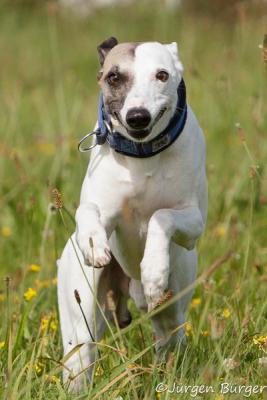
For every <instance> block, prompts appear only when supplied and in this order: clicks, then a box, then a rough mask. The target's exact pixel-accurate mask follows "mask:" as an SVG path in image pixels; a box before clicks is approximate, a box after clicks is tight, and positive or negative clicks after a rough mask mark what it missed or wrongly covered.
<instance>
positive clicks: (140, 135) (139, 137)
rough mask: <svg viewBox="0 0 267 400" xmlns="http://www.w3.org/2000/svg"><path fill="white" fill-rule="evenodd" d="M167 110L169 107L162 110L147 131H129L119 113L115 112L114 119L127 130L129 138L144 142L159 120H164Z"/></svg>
mask: <svg viewBox="0 0 267 400" xmlns="http://www.w3.org/2000/svg"><path fill="white" fill-rule="evenodd" d="M166 110H167V107H164V108H162V109H161V110H160V111H159V113H158V114H157V116H156V118H155V119H154V121H153V123H152V124H151V125H150V126H149V127H148V128H146V129H129V128H128V126H126V124H124V123H123V121H122V118H121V115H120V113H119V112H114V114H113V115H114V117H115V118H116V120H117V121H118V122H119V124H120V125H121V126H123V128H124V129H126V131H127V133H128V135H129V136H131V137H132V138H134V139H136V140H142V139H145V138H146V137H147V136H148V135H149V134H150V133H151V131H152V129H153V128H154V126H155V125H156V124H157V123H158V122H159V120H160V119H161V118H162V116H163V114H164V113H165V111H166Z"/></svg>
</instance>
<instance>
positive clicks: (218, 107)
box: [0, 0, 267, 400]
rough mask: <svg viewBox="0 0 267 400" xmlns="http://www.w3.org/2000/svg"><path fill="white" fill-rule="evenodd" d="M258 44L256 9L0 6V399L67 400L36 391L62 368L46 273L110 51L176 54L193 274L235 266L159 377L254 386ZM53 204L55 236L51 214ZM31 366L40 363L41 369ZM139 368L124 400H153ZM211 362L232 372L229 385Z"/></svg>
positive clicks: (261, 79) (16, 0)
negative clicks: (195, 146) (114, 43)
mask: <svg viewBox="0 0 267 400" xmlns="http://www.w3.org/2000/svg"><path fill="white" fill-rule="evenodd" d="M266 33H267V1H266V0H261V1H260V0H238V1H236V0H176V1H175V0H153V1H152V0H144V1H134V0H117V1H116V0H58V1H45V0H39V1H38V0H0V315H1V316H2V320H1V322H0V355H1V357H0V358H1V361H0V397H1V394H2V393H4V391H6V388H7V393H9V395H10V396H9V397H8V396H4V398H12V399H16V400H17V399H23V400H24V399H26V398H27V399H30V398H35V399H37V398H38V399H46V400H49V399H55V398H60V399H65V398H69V397H66V394H64V393H65V389H64V388H63V387H62V386H60V374H59V372H60V371H59V370H58V369H57V371H58V372H57V376H56V377H55V376H54V377H53V376H52V378H53V379H52V378H51V379H52V380H51V379H50V380H47V375H46V374H47V373H48V371H50V372H51V368H50V367H51V366H50V364H51V360H60V357H61V355H62V349H61V339H60V334H59V330H58V316H57V300H56V274H57V271H56V259H57V258H58V257H59V256H60V254H61V251H62V249H63V246H64V244H65V242H66V240H67V238H68V237H69V235H70V233H72V232H73V231H74V229H75V224H74V222H73V217H74V215H75V210H76V207H77V205H78V202H79V196H80V189H81V184H82V181H83V178H84V175H85V171H86V168H87V164H88V159H89V157H90V154H89V153H86V154H80V153H79V152H78V151H77V144H78V141H79V140H80V139H81V138H82V137H83V136H84V135H85V134H86V133H87V132H89V131H90V130H92V129H93V127H94V124H95V121H96V116H97V102H98V97H99V87H98V84H97V80H96V76H97V72H98V69H99V64H98V57H97V51H96V48H97V45H98V44H100V43H101V42H102V41H103V40H104V39H106V38H108V37H109V36H116V37H117V38H118V40H119V41H120V42H124V41H127V42H129V41H135V42H136V41H160V42H163V43H168V42H173V41H177V42H178V45H179V50H180V56H181V60H182V62H183V64H184V69H185V72H184V78H185V82H186V86H187V93H188V101H189V103H190V105H191V106H192V107H193V110H194V111H195V114H196V115H197V118H198V120H199V122H200V125H201V126H202V128H203V131H204V134H205V137H206V142H207V177H208V183H209V216H208V224H207V228H206V230H205V233H204V235H203V236H202V237H201V240H200V241H199V244H198V248H199V264H200V265H199V274H201V273H202V272H203V271H204V270H206V269H207V268H208V267H209V266H210V265H214V264H213V263H214V261H215V260H218V259H219V260H220V257H221V256H222V255H224V254H225V253H227V252H228V251H231V252H232V253H231V254H233V256H232V257H231V258H227V262H225V263H224V264H223V265H222V266H221V267H220V268H218V270H216V272H215V273H214V274H213V275H212V276H211V277H210V279H209V280H208V281H205V282H204V284H203V285H200V286H198V287H197V289H196V292H195V295H194V299H193V301H192V304H191V306H190V310H189V314H188V315H189V316H188V318H189V319H188V321H189V323H188V324H187V325H186V329H187V336H188V339H189V344H190V346H189V348H188V352H186V357H185V359H184V361H183V363H182V364H181V366H179V365H180V364H179V363H178V364H175V365H177V368H176V367H175V368H176V369H175V370H173V372H172V373H170V370H169V369H168V371H167V372H166V374H165V375H164V376H166V377H167V376H169V377H170V379H171V382H173V381H172V379H173V377H178V376H180V377H182V382H188V383H189V384H190V385H191V384H192V383H194V382H196V383H201V384H202V383H203V382H204V383H206V384H208V385H210V384H211V383H214V384H217V383H218V382H219V381H221V379H224V378H222V377H225V376H227V377H228V378H229V382H230V381H231V382H232V380H233V382H237V383H239V384H242V385H243V384H246V383H247V382H249V383H250V384H253V383H254V384H261V385H262V384H263V383H264V382H266V379H267V368H266V365H267V361H266V351H267V336H266V326H267V325H266V321H267V311H266V310H267V299H266V281H267V227H266V225H267V221H266V215H267V184H266V181H267V172H266V160H267V140H266V132H267V118H266V115H267V114H266V99H267V36H266V39H265V43H264V35H266ZM54 188H57V189H58V190H59V191H60V193H61V197H62V202H63V206H64V209H63V215H64V223H63V221H62V218H60V215H59V213H58V212H56V211H55V209H54V208H53V207H52V206H51V203H53V198H52V197H51V192H52V189H54ZM215 264H216V262H215ZM152 267H153V266H152ZM7 276H8V277H9V278H10V279H5V277H7ZM130 308H131V312H132V314H133V316H134V317H136V316H139V315H140V313H139V311H137V310H136V308H135V307H134V305H133V303H132V302H130ZM139 328H140V327H138V326H136V327H135V328H134V329H133V330H132V331H131V332H129V335H128V334H127V335H128V336H127V335H126V336H127V338H124V339H125V340H126V339H127V340H126V347H127V351H128V353H127V354H128V356H129V357H130V358H131V357H136V354H137V353H138V352H140V351H143V349H144V348H146V347H147V345H149V344H152V342H153V336H152V333H151V327H150V325H149V323H148V322H147V323H145V324H144V326H143V331H144V336H143V334H142V335H141V336H140V329H139ZM141 333H142V332H141ZM257 335H260V336H259V338H258V336H257ZM144 338H145V339H144ZM145 343H147V344H145ZM13 344H14V346H13ZM101 352H104V350H102V349H101ZM40 354H41V355H43V356H45V357H47V355H48V356H49V357H51V358H49V359H48V361H47V362H44V360H41V362H40V359H39V356H40ZM123 354H126V353H125V352H123ZM12 357H13V360H14V362H13V363H12ZM153 357H154V356H153V352H151V354H150V355H148V357H147V355H145V356H144V357H142V363H144V364H143V365H144V366H146V367H147V368H146V369H145V370H146V372H147V371H151V372H149V374H148V375H146V378H145V377H144V378H143V375H140V379H139V372H138V373H136V375H135V380H134V386H135V387H136V388H139V389H138V390H139V391H140V393H139V397H138V398H144V399H152V398H153V399H154V398H156V399H159V398H161V397H160V396H158V394H155V393H154V391H155V387H156V382H159V381H161V380H162V369H161V367H160V368H159V369H155V368H154V366H155V364H154V358H153ZM229 357H231V358H229ZM49 360H50V361H49ZM225 360H226V361H227V360H234V364H233V362H232V364H231V365H232V366H233V365H234V367H233V370H232V369H231V371H230V372H229V371H228V372H227V371H226V372H227V375H225V373H226V372H225ZM134 362H136V358H134ZM263 363H265V364H263ZM46 364H47V365H46ZM52 364H53V363H52ZM151 364H152V365H153V368H152V369H151V368H150V367H151ZM228 364H229V363H228ZM228 364H227V365H228ZM53 365H54V364H53ZM56 365H57V364H56ZM101 365H102V366H101ZM116 365H120V368H123V370H124V369H125V368H126V367H125V365H121V360H120V357H119V355H118V354H117V353H116V352H114V351H112V352H111V353H108V359H107V362H106V361H105V362H104V363H102V364H99V366H98V367H97V370H96V374H95V381H96V386H95V389H94V390H95V395H96V397H94V398H99V393H98V392H99V390H100V389H99V388H102V389H103V385H105V382H106V385H107V388H106V390H107V389H108V388H109V387H110V386H109V385H108V380H107V379H109V378H108V377H107V378H106V377H105V379H106V381H105V379H104V380H103V371H104V372H105V374H106V373H107V371H108V373H109V371H114V369H113V368H114V366H116ZM239 365H240V367H237V366H239ZM264 365H265V367H264ZM263 367H264V368H265V369H264V368H263ZM99 368H100V369H99ZM101 368H102V373H101ZM168 368H169V367H168ZM231 368H232V367H231ZM143 370H144V369H143ZM143 370H142V369H141V370H140V371H143ZM145 370H144V371H145ZM99 371H100V372H99ZM136 371H138V370H136ZM51 373H52V372H51ZM112 373H113V372H112ZM117 373H119V372H117ZM25 374H27V376H26V375H25ZM114 376H115V375H114ZM126 376H127V375H126ZM184 379H185V380H184ZM127 380H128V377H126V378H125V382H124V383H123V387H124V385H126V386H125V389H123V390H122V389H121V388H120V382H119V381H118V384H117V383H116V382H117V380H115V379H114V382H113V389H114V387H115V388H116V390H117V392H116V391H114V392H113V397H110V392H108V395H107V397H103V398H108V399H111V398H113V399H115V398H116V393H120V394H121V393H122V395H123V398H125V399H126V398H130V399H132V398H134V397H132V392H131V385H130V384H127V382H126V381H127ZM40 382H41V383H40ZM130 383H131V382H130ZM97 385H99V386H97ZM171 387H172V386H171ZM102 389H101V390H102ZM128 391H129V393H130V394H129V396H128V394H127V393H128ZM124 394H125V396H128V397H125V396H124ZM154 395H155V396H154ZM166 396H167V397H168V395H166ZM185 396H187V397H181V399H182V398H186V399H187V398H188V395H187V394H186V395H185ZM89 397H90V396H89ZM89 397H86V398H89ZM167 397H166V398H167ZM79 398H80V397H79ZM90 398H92V397H90ZM121 398H122V397H121ZM168 398H169V397H168ZM216 398H217V397H216ZM219 398H220V399H222V398H225V399H226V397H222V396H219V397H218V399H219ZM227 398H228V397H227ZM212 400H214V397H212Z"/></svg>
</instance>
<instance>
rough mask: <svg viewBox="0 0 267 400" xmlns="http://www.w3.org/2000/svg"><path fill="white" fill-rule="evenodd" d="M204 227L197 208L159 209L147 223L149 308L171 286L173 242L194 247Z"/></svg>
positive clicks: (144, 275) (143, 272)
mask: <svg viewBox="0 0 267 400" xmlns="http://www.w3.org/2000/svg"><path fill="white" fill-rule="evenodd" d="M203 229H204V222H203V219H202V215H201V212H200V210H199V208H198V207H188V208H185V209H182V210H175V209H162V210H158V211H156V212H155V213H154V214H153V215H152V217H151V219H150V221H149V224H148V232H147V240H146V245H145V252H144V257H143V260H142V262H141V279H142V284H143V287H144V293H145V296H146V300H147V304H148V309H149V310H151V309H153V308H154V307H155V306H156V305H157V303H158V301H159V300H160V299H161V298H162V296H163V294H164V290H165V289H166V288H167V286H168V278H169V273H170V266H169V263H170V261H169V258H170V254H169V253H170V242H171V240H173V241H174V242H175V243H176V244H178V245H180V246H182V247H185V248H186V249H187V250H192V249H193V248H194V246H195V243H196V240H197V238H198V237H199V236H200V235H201V233H202V231H203Z"/></svg>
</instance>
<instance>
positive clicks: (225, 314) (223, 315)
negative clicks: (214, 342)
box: [222, 308, 231, 319]
mask: <svg viewBox="0 0 267 400" xmlns="http://www.w3.org/2000/svg"><path fill="white" fill-rule="evenodd" d="M230 315H231V312H230V310H229V309H228V308H224V309H223V311H222V317H223V318H225V319H227V318H229V317H230Z"/></svg>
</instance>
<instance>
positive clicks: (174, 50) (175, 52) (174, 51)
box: [165, 42, 184, 74]
mask: <svg viewBox="0 0 267 400" xmlns="http://www.w3.org/2000/svg"><path fill="white" fill-rule="evenodd" d="M165 47H167V49H168V50H169V52H170V53H171V56H172V58H173V62H174V65H175V68H176V69H177V70H178V72H179V74H182V73H183V70H184V67H183V64H182V63H181V61H180V59H179V51H178V46H177V43H176V42H172V43H170V44H165Z"/></svg>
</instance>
